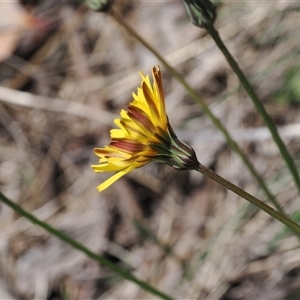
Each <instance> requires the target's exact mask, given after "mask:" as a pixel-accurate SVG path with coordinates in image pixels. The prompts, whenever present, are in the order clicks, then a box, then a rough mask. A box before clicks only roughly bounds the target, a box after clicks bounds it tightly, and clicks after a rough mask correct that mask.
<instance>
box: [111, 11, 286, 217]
mask: <svg viewBox="0 0 300 300" xmlns="http://www.w3.org/2000/svg"><path fill="white" fill-rule="evenodd" d="M109 14H110V15H111V16H112V17H113V18H114V19H115V20H116V21H117V22H118V23H119V24H120V25H122V26H123V27H124V28H125V29H126V30H127V31H128V32H129V33H130V35H132V36H134V37H135V38H136V39H137V40H138V41H139V42H140V43H141V44H142V45H144V46H145V47H146V48H147V49H148V50H149V51H150V52H152V53H153V54H154V55H155V56H156V57H157V58H158V59H159V60H160V61H161V63H162V64H163V65H164V67H165V68H166V69H167V70H168V71H169V72H170V73H171V74H172V75H173V76H174V77H175V78H176V79H177V80H178V81H179V82H180V83H181V84H182V85H183V86H184V88H185V89H186V90H187V92H188V93H189V94H190V96H191V97H192V98H193V99H194V100H195V101H196V102H198V104H199V105H200V107H201V109H202V110H203V111H204V113H205V114H206V115H207V116H208V117H209V118H210V119H211V121H212V123H213V124H214V125H215V126H216V127H217V128H218V129H219V130H220V131H221V132H222V133H223V135H224V136H225V138H226V140H227V142H228V144H229V145H230V147H231V148H232V149H233V150H234V151H235V152H236V153H237V154H238V155H239V156H240V157H241V159H242V161H243V162H244V164H245V165H246V166H247V168H248V170H249V171H250V173H251V174H252V175H253V177H254V178H255V179H256V180H257V182H258V183H259V185H260V186H261V188H262V189H263V191H264V192H265V194H266V195H267V197H268V199H269V200H270V201H271V202H272V203H273V204H274V206H275V207H276V208H277V210H278V211H280V212H281V213H282V214H284V212H283V210H282V208H281V207H280V205H279V204H278V202H277V201H276V199H275V197H274V196H273V195H272V193H271V192H270V191H269V189H268V187H267V186H266V184H265V183H264V180H263V179H262V178H261V176H260V175H259V174H258V173H257V171H256V170H255V168H254V167H253V165H252V163H251V162H250V161H249V159H248V158H247V156H246V155H245V154H244V153H243V152H242V150H241V149H240V147H239V146H238V144H237V143H236V142H235V141H234V140H233V139H232V137H231V135H230V134H229V132H228V131H227V130H226V128H225V127H224V126H223V125H222V123H221V122H220V120H219V119H218V118H216V117H215V115H214V114H213V113H212V111H211V110H210V109H209V107H208V106H207V105H206V104H205V102H204V101H203V99H202V98H201V97H199V95H198V94H197V92H196V91H195V90H194V89H193V88H192V87H191V86H190V85H189V84H188V83H187V82H186V81H185V79H184V78H183V76H182V75H181V74H180V73H179V72H178V71H177V70H176V69H174V68H173V67H172V66H171V65H170V64H169V63H168V62H167V61H166V60H165V59H164V58H163V56H162V55H160V54H159V52H158V51H156V50H155V49H154V48H153V47H152V46H151V45H150V44H149V43H148V42H147V41H145V39H144V38H143V37H141V36H140V35H139V34H138V33H137V32H136V31H135V30H133V29H132V28H131V27H130V26H129V25H128V24H127V23H126V22H125V21H124V20H123V18H122V17H120V16H119V15H118V14H117V13H116V12H115V11H113V9H110V10H109Z"/></svg>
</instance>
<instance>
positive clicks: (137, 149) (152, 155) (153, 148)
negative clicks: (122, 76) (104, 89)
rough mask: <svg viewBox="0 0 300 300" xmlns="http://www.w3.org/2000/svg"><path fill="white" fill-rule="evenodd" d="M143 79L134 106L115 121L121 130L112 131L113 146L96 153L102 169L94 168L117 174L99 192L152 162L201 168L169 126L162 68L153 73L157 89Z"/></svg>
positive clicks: (189, 149) (187, 167)
mask: <svg viewBox="0 0 300 300" xmlns="http://www.w3.org/2000/svg"><path fill="white" fill-rule="evenodd" d="M140 75H141V77H142V82H141V86H140V87H138V89H137V94H135V93H132V96H133V102H131V103H130V104H129V106H128V109H127V111H125V110H121V113H120V114H121V118H120V119H116V120H115V121H114V122H115V124H116V125H117V126H118V127H119V128H118V129H112V130H111V131H110V136H111V142H110V144H109V145H108V146H105V147H104V148H95V149H94V153H95V154H96V155H97V156H98V157H99V158H100V159H99V164H98V165H92V168H93V170H94V171H95V172H96V173H99V172H117V173H116V174H115V175H113V176H112V177H110V178H109V179H107V180H106V181H105V182H103V183H102V184H100V185H99V186H98V188H97V189H98V190H99V192H101V191H103V190H104V189H106V188H108V187H109V186H110V185H111V184H112V183H114V182H115V181H116V180H118V179H119V178H120V177H122V176H124V175H125V174H127V173H129V172H130V171H132V170H133V169H136V168H140V167H142V166H144V165H146V164H147V163H149V162H151V161H159V162H164V163H167V164H169V165H171V166H172V167H174V168H176V169H180V170H187V169H191V170H192V169H197V167H198V164H199V163H198V161H197V158H196V155H195V152H194V150H193V149H192V148H191V147H190V146H188V145H187V144H185V143H183V142H182V141H180V140H179V139H178V138H177V136H176V134H175V133H174V131H173V129H172V128H171V126H170V124H169V121H168V117H167V114H166V108H165V100H164V93H163V86H162V78H161V73H160V69H159V67H154V68H153V69H152V77H153V85H151V82H150V79H149V76H148V75H147V76H144V75H143V74H142V73H140Z"/></svg>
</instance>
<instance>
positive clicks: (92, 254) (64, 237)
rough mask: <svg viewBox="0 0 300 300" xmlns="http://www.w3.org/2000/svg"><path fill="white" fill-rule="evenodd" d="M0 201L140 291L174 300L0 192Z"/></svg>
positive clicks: (166, 299)
mask: <svg viewBox="0 0 300 300" xmlns="http://www.w3.org/2000/svg"><path fill="white" fill-rule="evenodd" d="M0 201H2V202H3V203H5V204H6V205H8V206H9V207H10V208H12V209H13V210H14V211H15V212H17V213H18V214H19V215H21V216H23V217H24V218H26V219H27V220H29V221H31V222H32V223H34V224H36V225H38V226H40V227H42V228H43V229H45V230H46V231H48V232H49V233H51V234H52V235H54V236H56V237H57V238H59V239H60V240H62V241H63V242H65V243H66V244H69V245H70V246H72V247H73V248H75V249H77V250H79V251H80V252H83V253H85V254H86V255H87V256H88V257H90V258H92V259H94V260H95V261H97V262H99V263H100V264H101V265H103V266H105V267H107V268H109V269H111V270H112V271H113V272H115V273H117V274H119V275H120V276H121V277H123V278H125V279H127V280H129V281H132V282H134V283H136V284H137V285H138V286H140V287H141V288H142V289H144V290H146V291H148V292H150V293H151V294H153V295H156V296H158V297H160V298H161V299H165V300H174V299H173V298H172V297H170V296H168V295H166V294H164V293H162V292H160V291H159V290H157V289H156V288H154V287H152V286H151V285H150V284H148V283H146V282H144V281H141V280H139V279H138V278H136V277H135V276H134V275H132V274H131V273H129V272H128V271H125V270H123V269H122V268H120V267H118V266H116V265H115V264H113V263H112V262H110V261H109V260H108V259H106V258H105V257H103V256H100V255H98V254H96V253H95V252H92V251H91V250H89V249H88V248H86V247H85V246H83V245H82V244H80V243H79V242H77V241H75V240H73V239H72V238H70V237H69V236H68V235H66V234H64V233H62V232H61V231H59V230H57V229H55V228H53V227H52V226H50V225H49V224H47V223H45V222H43V221H40V220H39V219H37V218H36V217H34V216H33V215H32V214H30V213H28V212H27V211H25V210H24V209H23V208H22V207H21V206H19V205H18V204H16V203H14V202H12V201H11V200H9V199H8V198H6V197H5V196H4V195H3V194H2V193H1V192H0Z"/></svg>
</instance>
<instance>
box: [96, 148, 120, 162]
mask: <svg viewBox="0 0 300 300" xmlns="http://www.w3.org/2000/svg"><path fill="white" fill-rule="evenodd" d="M94 153H95V154H96V155H97V156H101V157H104V158H106V159H109V158H112V157H115V158H123V156H124V155H120V154H119V153H117V152H115V151H113V150H110V149H109V150H107V149H103V148H95V149H94Z"/></svg>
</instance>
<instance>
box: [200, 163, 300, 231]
mask: <svg viewBox="0 0 300 300" xmlns="http://www.w3.org/2000/svg"><path fill="white" fill-rule="evenodd" d="M197 171H198V172H200V173H201V174H203V175H204V176H206V177H208V178H210V179H212V180H213V181H215V182H217V183H219V184H220V185H222V186H223V187H225V188H226V189H228V190H231V191H232V192H234V193H235V194H237V195H239V196H240V197H242V198H244V199H245V200H247V201H248V202H250V203H252V204H253V205H255V206H256V207H258V208H259V209H261V210H263V211H265V212H266V213H267V214H269V215H270V216H272V217H273V218H275V219H277V220H278V221H280V222H281V223H283V224H285V225H286V226H287V227H289V228H290V229H292V230H293V231H294V232H296V233H297V236H298V237H299V236H300V226H299V225H298V224H297V223H295V222H294V221H292V220H291V219H289V218H288V217H286V216H285V215H284V214H282V213H280V212H279V211H276V210H275V209H273V208H272V207H270V206H269V205H267V204H266V203H264V202H262V201H261V200H259V199H257V198H256V197H254V196H252V195H251V194H249V193H247V192H245V191H244V190H242V189H241V188H239V187H238V186H236V185H235V184H233V183H231V182H230V181H228V180H226V179H224V178H223V177H221V176H220V175H218V174H216V173H215V172H213V171H212V170H210V169H208V168H206V167H205V166H203V165H202V164H200V163H199V167H198V169H197Z"/></svg>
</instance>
